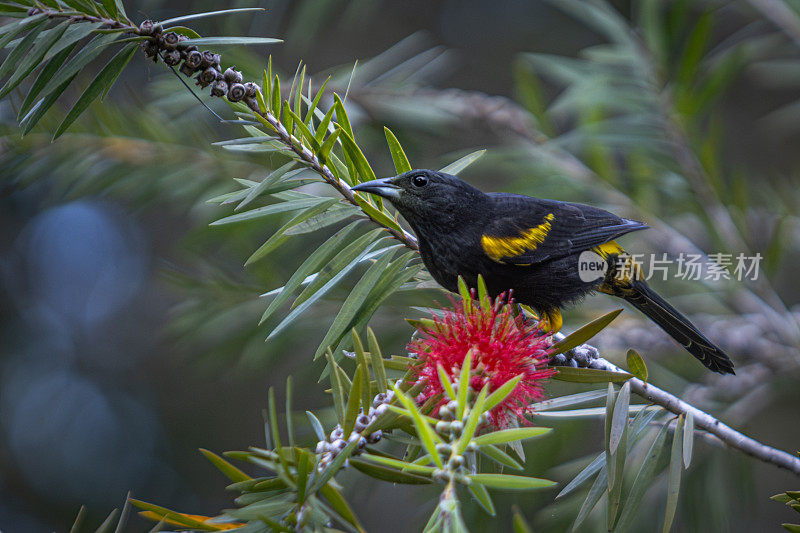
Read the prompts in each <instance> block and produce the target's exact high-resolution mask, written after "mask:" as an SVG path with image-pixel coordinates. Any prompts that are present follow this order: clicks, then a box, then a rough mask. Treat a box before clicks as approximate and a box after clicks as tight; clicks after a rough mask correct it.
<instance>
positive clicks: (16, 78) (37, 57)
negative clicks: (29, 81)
mask: <svg viewBox="0 0 800 533" xmlns="http://www.w3.org/2000/svg"><path fill="white" fill-rule="evenodd" d="M69 25H70V21H67V22H62V23H61V24H59V25H58V26H56V27H55V28H53V29H52V30H50V31H49V32H48V33H47V34H46V35H45V34H42V36H41V38H40V39H37V40H36V42H35V43H34V45H33V47H32V48H31V50H30V51H29V52H28V53H27V54H25V57H24V58H23V59H22V60H21V61H20V62H19V64H18V65H17V67H16V68H15V69H14V73H13V74H12V75H11V77H10V78H8V81H6V83H5V85H3V87H2V89H0V98H3V97H4V96H6V95H7V94H8V93H9V92H11V90H12V89H14V87H16V86H17V85H19V84H20V82H22V80H24V79H25V78H27V77H28V75H29V74H30V73H31V72H33V70H34V69H35V68H37V67H38V66H39V65H41V63H42V60H43V58H44V55H45V54H46V53H47V51H48V50H50V48H52V47H53V45H54V44H55V43H56V41H58V40H59V39H60V38H61V36H62V35H63V34H64V32H65V31H66V30H67V28H68V27H69Z"/></svg>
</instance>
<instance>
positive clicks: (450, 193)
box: [353, 170, 734, 374]
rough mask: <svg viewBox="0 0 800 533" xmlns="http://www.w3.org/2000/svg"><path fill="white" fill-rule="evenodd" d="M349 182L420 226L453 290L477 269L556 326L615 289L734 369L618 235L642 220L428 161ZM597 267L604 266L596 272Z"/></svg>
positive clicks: (698, 350) (720, 366)
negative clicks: (480, 180) (652, 281)
mask: <svg viewBox="0 0 800 533" xmlns="http://www.w3.org/2000/svg"><path fill="white" fill-rule="evenodd" d="M353 190H355V191H360V192H366V193H372V194H376V195H378V196H381V197H383V198H385V199H387V200H388V201H389V202H391V203H392V205H394V206H395V208H397V210H398V211H399V212H400V214H401V215H403V217H404V218H405V219H406V220H407V221H408V223H409V224H410V225H411V227H412V229H413V230H414V232H415V233H416V235H417V238H418V240H419V251H420V255H421V256H422V260H423V262H424V263H425V266H426V267H427V269H428V271H429V272H430V273H431V275H432V276H433V278H434V279H435V280H436V281H437V282H438V283H439V284H440V285H442V286H443V287H444V288H445V289H447V290H450V291H456V290H457V282H458V276H462V277H463V278H464V280H465V281H466V282H467V284H469V285H470V286H472V287H474V286H475V284H476V283H477V277H478V274H481V275H483V278H484V279H485V281H486V286H487V289H488V291H489V293H490V294H491V295H492V296H493V297H494V296H497V295H499V294H501V293H503V292H506V291H509V290H513V295H514V299H515V300H516V301H517V302H519V303H522V304H526V305H528V306H530V307H532V308H533V309H535V310H536V311H537V312H538V313H539V314H540V316H541V317H542V318H543V320H544V321H545V323H546V324H548V325H549V328H550V329H552V330H554V331H557V330H558V329H560V327H561V311H560V309H561V308H562V307H565V306H567V305H570V304H574V303H576V302H577V301H579V300H580V299H582V298H583V297H584V296H586V295H587V294H590V293H592V292H594V291H600V292H604V293H607V294H611V295H613V296H617V297H620V298H623V299H625V300H626V301H628V302H630V303H631V304H633V306H634V307H636V308H637V309H639V310H640V311H642V312H643V313H644V314H645V315H647V317H648V318H650V320H652V321H653V322H655V323H656V324H657V325H658V326H660V327H661V328H662V329H663V330H664V331H666V332H667V333H668V334H669V335H670V336H671V337H672V338H673V339H675V340H676V341H678V342H679V343H680V344H681V345H682V346H683V347H684V348H685V349H686V350H687V351H688V352H689V353H691V354H692V355H693V356H695V357H696V358H697V359H699V360H700V362H701V363H703V364H704V365H705V366H706V367H707V368H709V369H710V370H712V371H714V372H719V373H720V374H726V373H729V374H733V373H734V371H733V363H732V362H731V360H730V359H729V358H728V356H727V355H725V353H724V352H723V351H722V350H720V349H719V348H718V347H717V346H715V345H714V343H712V342H711V341H709V340H708V339H707V338H706V337H705V336H704V335H703V334H702V333H700V331H698V329H697V328H696V327H695V326H694V325H693V324H692V323H691V322H690V321H689V319H687V318H686V317H685V316H683V315H682V314H681V313H680V312H678V311H677V310H676V309H675V308H674V307H672V306H671V305H670V304H669V303H667V302H666V301H665V300H664V299H663V298H661V297H660V296H659V295H658V294H656V293H655V291H653V290H652V289H651V288H650V287H649V286H648V285H647V284H646V283H645V282H644V280H643V279H642V276H641V270H640V268H639V266H638V265H637V264H636V263H635V262H634V261H633V259H632V257H631V256H630V255H629V254H628V253H627V252H625V250H624V249H623V248H622V247H621V246H620V245H619V244H617V243H616V242H615V239H617V238H618V237H620V236H622V235H624V234H626V233H629V232H631V231H637V230H641V229H646V228H647V226H646V225H645V224H643V223H641V222H636V221H634V220H628V219H625V218H620V217H618V216H616V215H614V214H612V213H609V212H608V211H604V210H602V209H598V208H596V207H592V206H589V205H583V204H577V203H569V202H560V201H556V200H542V199H539V198H533V197H530V196H523V195H520V194H508V193H488V194H487V193H483V192H481V191H480V190H478V189H476V188H475V187H472V186H471V185H469V184H467V183H465V182H464V181H462V180H460V179H459V178H457V177H455V176H451V175H450V174H445V173H443V172H436V171H432V170H412V171H410V172H406V173H404V174H400V175H399V176H396V177H393V178H382V179H377V180H373V181H369V182H366V183H361V184H359V185H357V186H355V187H353ZM579 264H580V265H579ZM592 266H594V267H595V268H596V267H597V266H601V267H602V268H601V269H598V270H597V271H596V272H595V273H594V275H593V271H592V270H591V267H592Z"/></svg>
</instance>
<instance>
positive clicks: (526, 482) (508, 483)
mask: <svg viewBox="0 0 800 533" xmlns="http://www.w3.org/2000/svg"><path fill="white" fill-rule="evenodd" d="M467 477H469V479H471V480H472V481H473V482H477V483H480V484H482V485H485V486H487V487H491V488H495V489H509V490H528V489H541V488H546V487H552V486H553V485H555V484H556V482H555V481H550V480H549V479H541V478H536V477H527V476H512V475H508V474H471V475H469V476H467Z"/></svg>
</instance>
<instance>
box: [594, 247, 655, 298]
mask: <svg viewBox="0 0 800 533" xmlns="http://www.w3.org/2000/svg"><path fill="white" fill-rule="evenodd" d="M592 250H593V251H594V252H596V253H597V254H598V255H600V256H601V257H602V258H603V259H608V258H609V257H611V258H612V259H613V265H612V266H611V270H610V271H609V273H608V275H607V279H606V281H605V283H603V285H601V286H600V287H599V288H598V290H599V291H600V292H605V293H608V294H617V293H622V292H625V290H626V289H628V288H629V287H630V285H631V283H633V281H634V280H637V279H644V273H643V272H642V267H641V266H640V265H639V263H637V262H636V261H635V260H634V259H633V256H632V255H630V254H629V253H628V252H626V251H625V250H624V249H623V248H622V246H620V245H619V244H617V243H616V241H609V242H607V243H605V244H601V245H600V246H595V247H594V248H593V249H592Z"/></svg>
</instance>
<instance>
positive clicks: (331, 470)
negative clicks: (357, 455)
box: [308, 439, 358, 494]
mask: <svg viewBox="0 0 800 533" xmlns="http://www.w3.org/2000/svg"><path fill="white" fill-rule="evenodd" d="M357 447H358V440H356V439H354V440H352V441H350V442H349V443H348V444H347V446H345V448H344V449H343V450H342V451H341V452H339V455H337V456H336V458H335V459H334V460H333V461H332V462H331V464H330V465H328V468H326V469H325V470H323V471H322V472H320V473H319V474H317V475H316V476H315V477H314V482H313V483H312V484H311V487H310V488H309V489H308V493H309V494H313V493H315V492H317V491H318V490H320V489H321V488H322V487H323V486H325V484H326V483H328V480H329V479H331V478H332V477H333V476H334V475H335V474H336V473H337V472H338V471H339V470H340V469H341V468H342V465H344V462H345V461H347V459H348V458H349V457H350V455H352V453H353V451H355V449H356V448H357Z"/></svg>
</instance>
